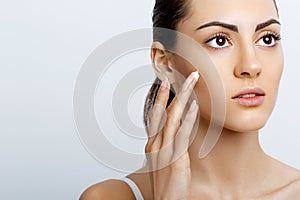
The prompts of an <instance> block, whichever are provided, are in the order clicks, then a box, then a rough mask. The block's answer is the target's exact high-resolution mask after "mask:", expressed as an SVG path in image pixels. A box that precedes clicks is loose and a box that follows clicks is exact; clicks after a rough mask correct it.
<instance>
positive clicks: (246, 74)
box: [241, 72, 250, 76]
mask: <svg viewBox="0 0 300 200" xmlns="http://www.w3.org/2000/svg"><path fill="white" fill-rule="evenodd" d="M241 75H242V76H250V73H248V72H243V73H241Z"/></svg>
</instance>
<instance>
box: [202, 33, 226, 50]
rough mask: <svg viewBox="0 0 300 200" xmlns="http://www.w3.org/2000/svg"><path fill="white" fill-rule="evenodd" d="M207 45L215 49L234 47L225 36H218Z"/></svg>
mask: <svg viewBox="0 0 300 200" xmlns="http://www.w3.org/2000/svg"><path fill="white" fill-rule="evenodd" d="M205 43H206V44H207V45H208V46H209V47H211V48H214V49H222V48H225V47H229V46H231V45H232V44H231V42H230V39H229V38H228V37H227V36H226V35H224V34H216V35H214V36H213V37H211V38H210V39H209V40H207V41H206V42H205Z"/></svg>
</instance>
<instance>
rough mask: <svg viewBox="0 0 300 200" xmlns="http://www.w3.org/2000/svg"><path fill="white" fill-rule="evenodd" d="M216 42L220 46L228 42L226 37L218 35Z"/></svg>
mask: <svg viewBox="0 0 300 200" xmlns="http://www.w3.org/2000/svg"><path fill="white" fill-rule="evenodd" d="M216 43H217V45H219V46H224V45H225V44H226V38H224V37H217V38H216Z"/></svg>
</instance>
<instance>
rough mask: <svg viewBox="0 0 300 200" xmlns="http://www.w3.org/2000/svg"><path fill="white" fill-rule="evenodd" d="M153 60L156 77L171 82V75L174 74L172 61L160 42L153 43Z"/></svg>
mask: <svg viewBox="0 0 300 200" xmlns="http://www.w3.org/2000/svg"><path fill="white" fill-rule="evenodd" d="M151 60H152V65H153V68H154V71H155V74H156V76H157V77H158V78H159V79H160V80H164V79H165V78H166V77H167V78H168V79H169V80H170V75H171V74H170V73H172V72H173V70H172V67H171V61H170V59H169V57H168V55H167V51H166V50H165V48H164V46H163V45H162V44H161V43H160V42H157V41H156V42H153V44H152V47H151Z"/></svg>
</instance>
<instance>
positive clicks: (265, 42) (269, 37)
mask: <svg viewBox="0 0 300 200" xmlns="http://www.w3.org/2000/svg"><path fill="white" fill-rule="evenodd" d="M280 39H281V38H280V35H279V34H275V33H267V34H266V35H264V36H263V37H261V38H260V39H259V40H258V41H257V44H258V45H259V46H264V47H273V46H275V45H276V44H277V42H278V41H279V40H280Z"/></svg>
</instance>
